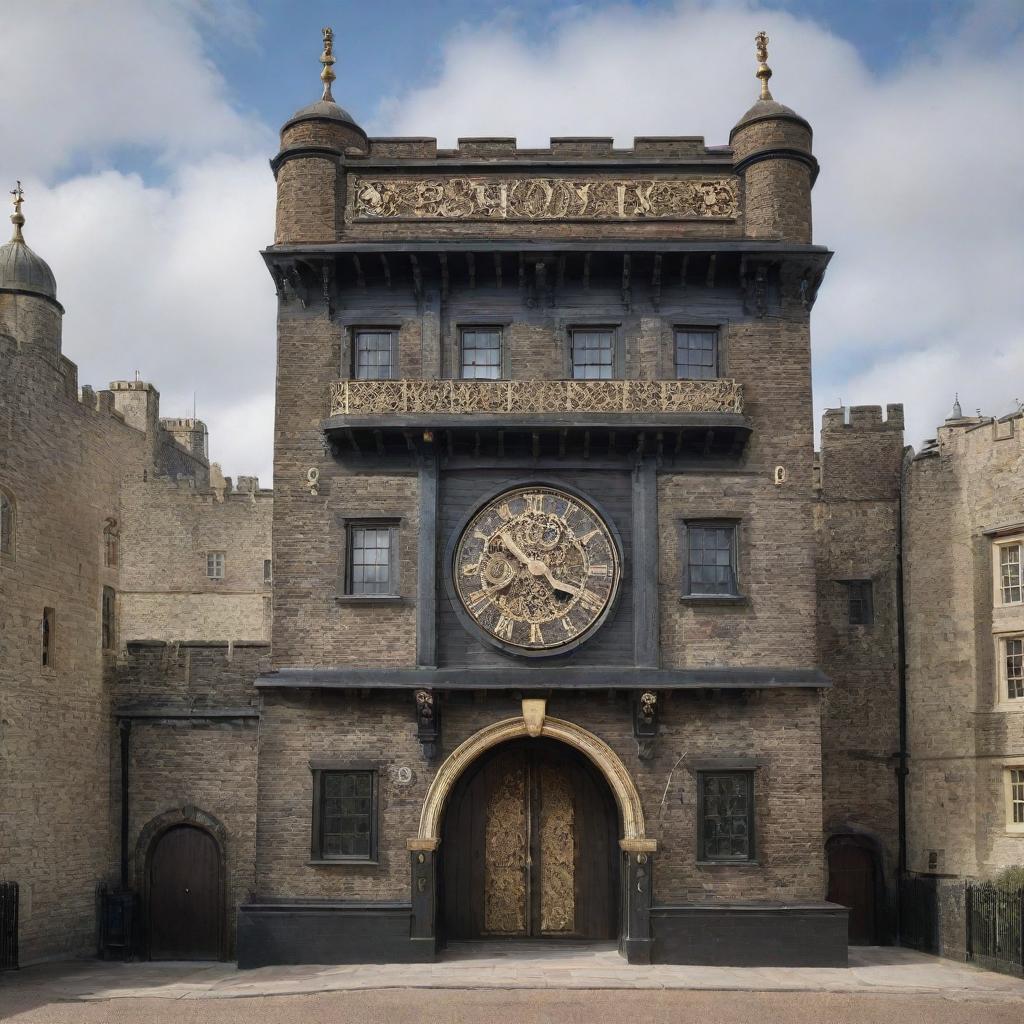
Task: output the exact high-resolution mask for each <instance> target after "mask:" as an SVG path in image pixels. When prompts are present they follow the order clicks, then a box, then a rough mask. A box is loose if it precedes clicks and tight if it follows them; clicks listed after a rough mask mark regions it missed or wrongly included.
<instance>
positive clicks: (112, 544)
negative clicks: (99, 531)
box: [103, 519, 119, 569]
mask: <svg viewBox="0 0 1024 1024" xmlns="http://www.w3.org/2000/svg"><path fill="white" fill-rule="evenodd" d="M118 555H119V551H118V534H117V520H116V519H108V520H107V525H106V526H105V527H104V528H103V564H104V565H105V566H107V568H108V569H112V568H115V567H116V566H117V562H118Z"/></svg>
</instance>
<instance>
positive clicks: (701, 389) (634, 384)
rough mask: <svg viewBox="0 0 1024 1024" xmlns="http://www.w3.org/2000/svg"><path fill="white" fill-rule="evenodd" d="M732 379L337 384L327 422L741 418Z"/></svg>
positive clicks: (739, 400) (739, 396) (740, 400)
mask: <svg viewBox="0 0 1024 1024" xmlns="http://www.w3.org/2000/svg"><path fill="white" fill-rule="evenodd" d="M742 411H743V385H742V384H737V383H736V381H734V380H726V379H718V380H341V381H335V382H334V383H333V384H331V415H332V416H378V415H388V414H401V413H440V414H445V415H452V414H458V413H468V414H472V413H494V414H501V413H509V414H516V413H574V412H579V413H673V412H676V413H700V412H711V413H741V412H742Z"/></svg>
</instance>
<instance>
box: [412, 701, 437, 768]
mask: <svg viewBox="0 0 1024 1024" xmlns="http://www.w3.org/2000/svg"><path fill="white" fill-rule="evenodd" d="M416 739H418V740H419V741H420V745H421V746H422V747H423V756H424V757H425V758H426V759H427V760H428V761H431V760H433V759H434V758H435V757H437V751H438V747H439V746H440V743H441V708H440V706H439V705H438V702H437V699H436V694H435V693H434V691H433V690H417V691H416Z"/></svg>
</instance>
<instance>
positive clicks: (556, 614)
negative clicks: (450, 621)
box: [453, 486, 621, 651]
mask: <svg viewBox="0 0 1024 1024" xmlns="http://www.w3.org/2000/svg"><path fill="white" fill-rule="evenodd" d="M620 575H621V573H620V566H619V553H618V548H617V547H616V544H615V541H614V539H613V538H612V534H611V531H610V530H609V528H608V526H607V525H606V524H605V522H604V520H603V519H602V518H601V516H600V515H599V514H598V513H597V511H596V510H595V509H594V508H593V507H591V506H590V505H588V504H587V503H586V502H585V501H583V500H582V499H581V498H578V497H576V495H574V494H567V493H566V492H564V491H559V490H556V489H555V488H552V487H540V486H535V487H520V488H517V489H516V490H512V491H506V492H505V493H504V494H501V495H499V496H498V497H497V498H495V499H494V500H493V501H491V502H490V503H489V504H487V505H485V506H484V507H483V508H482V509H481V510H480V511H479V512H478V513H477V514H476V515H475V516H474V517H473V519H472V520H470V522H469V525H468V526H467V527H466V529H465V531H464V532H463V534H462V536H461V537H460V539H459V543H458V546H457V547H456V550H455V563H454V565H453V576H454V580H455V589H456V592H457V593H458V596H459V600H460V601H461V602H462V604H463V606H464V608H465V609H466V611H467V612H468V613H469V615H470V617H471V618H472V619H473V620H474V621H475V622H476V623H477V625H479V626H480V627H481V628H482V629H483V630H484V631H485V632H487V633H488V634H489V635H490V636H492V637H494V638H495V639H496V640H500V641H501V642H502V643H504V644H508V645H511V646H513V647H520V648H523V649H524V650H528V651H544V650H553V649H556V648H559V647H563V646H565V645H566V644H568V643H571V642H572V641H575V640H578V639H580V638H582V637H583V636H584V634H586V633H588V632H590V631H592V630H593V629H594V628H596V626H597V625H598V624H599V623H600V622H601V621H602V620H603V618H604V617H605V615H606V614H607V613H608V610H609V608H610V607H611V604H612V601H613V599H614V597H615V592H616V590H617V589H618V586H619V577H620Z"/></svg>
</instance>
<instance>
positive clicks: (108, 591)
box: [102, 587, 117, 651]
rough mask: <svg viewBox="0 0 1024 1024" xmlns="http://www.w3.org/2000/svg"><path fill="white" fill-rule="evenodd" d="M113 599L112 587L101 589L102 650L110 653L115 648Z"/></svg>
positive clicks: (114, 609)
mask: <svg viewBox="0 0 1024 1024" xmlns="http://www.w3.org/2000/svg"><path fill="white" fill-rule="evenodd" d="M114 602H115V597H114V588H113V587H104V588H103V615H102V634H103V650H105V651H112V650H114V648H115V647H116V634H115V628H116V621H117V620H116V618H115V614H114V613H115V611H116V608H115V604H114Z"/></svg>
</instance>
